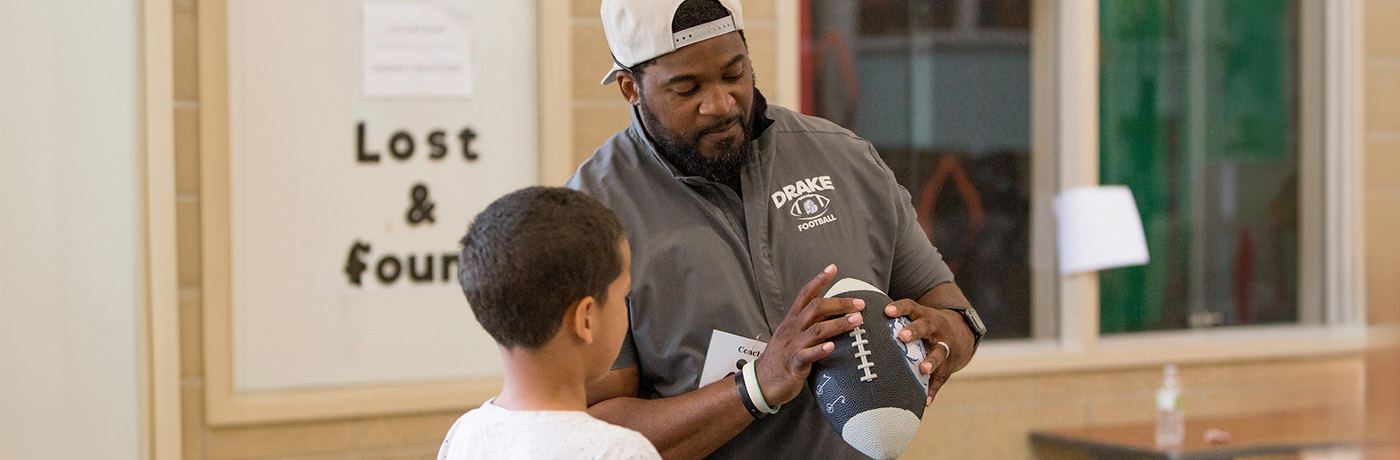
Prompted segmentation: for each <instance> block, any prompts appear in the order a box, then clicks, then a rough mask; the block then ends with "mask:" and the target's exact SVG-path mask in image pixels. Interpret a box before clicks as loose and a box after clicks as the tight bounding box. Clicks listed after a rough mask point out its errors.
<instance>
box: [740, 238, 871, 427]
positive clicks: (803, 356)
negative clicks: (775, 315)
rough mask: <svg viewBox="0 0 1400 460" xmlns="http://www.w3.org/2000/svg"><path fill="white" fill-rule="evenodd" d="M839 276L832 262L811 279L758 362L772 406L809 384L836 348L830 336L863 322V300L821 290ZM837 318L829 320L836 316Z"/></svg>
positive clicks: (766, 397) (761, 385) (765, 396)
mask: <svg viewBox="0 0 1400 460" xmlns="http://www.w3.org/2000/svg"><path fill="white" fill-rule="evenodd" d="M835 277H836V266H835V265H828V266H827V267H826V269H825V270H822V272H821V273H820V274H818V275H817V277H816V278H812V281H808V282H807V285H806V286H803V287H802V291H801V292H799V293H798V294H797V300H795V301H794V302H793V303H792V308H791V309H789V310H788V314H787V317H785V318H783V322H782V324H779V325H778V329H777V330H775V331H774V332H773V340H771V341H769V343H768V347H767V348H765V349H764V350H763V354H762V355H760V356H759V357H758V359H757V360H755V361H754V372H756V373H757V376H758V386H759V390H760V391H761V392H762V393H763V399H764V400H766V401H767V402H768V405H769V406H773V407H777V406H779V405H782V404H786V403H787V402H788V401H791V400H792V399H793V398H796V397H797V395H798V394H799V393H801V392H802V388H803V386H805V385H806V384H807V374H809V373H811V371H812V363H814V362H816V361H817V360H819V359H822V358H825V357H826V356H827V355H829V354H831V350H833V349H835V345H833V344H832V343H831V342H829V341H828V339H830V338H832V337H834V336H837V335H840V334H844V333H846V332H850V331H851V330H852V329H855V328H856V326H859V325H860V324H861V321H862V319H861V316H860V315H858V314H857V315H851V313H856V312H859V311H861V310H864V309H865V302H864V301H862V300H859V299H846V298H841V299H825V298H822V297H821V293H822V291H823V290H825V289H826V285H827V283H830V282H831V280H832V278H835ZM838 315H839V317H837V318H832V319H826V318H830V317H832V316H838Z"/></svg>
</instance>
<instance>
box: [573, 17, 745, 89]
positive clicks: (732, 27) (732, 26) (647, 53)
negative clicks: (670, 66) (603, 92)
mask: <svg viewBox="0 0 1400 460" xmlns="http://www.w3.org/2000/svg"><path fill="white" fill-rule="evenodd" d="M714 1H717V2H719V4H720V6H723V7H724V8H725V9H727V10H729V16H726V17H723V18H720V19H717V20H714V21H710V22H707V23H704V24H700V25H698V26H695V27H691V28H688V29H685V30H682V31H679V32H674V33H673V32H671V21H672V20H673V19H675V16H676V9H677V8H679V7H680V6H681V3H684V2H685V0H603V6H602V8H600V9H599V10H600V12H601V13H602V16H603V33H604V34H606V35H607V36H608V48H609V50H610V51H612V56H613V68H612V70H609V71H608V74H607V75H604V76H603V84H604V85H606V84H609V83H612V82H613V81H616V80H617V72H619V71H622V70H625V69H626V68H630V67H632V66H634V65H637V64H641V63H643V62H646V61H650V60H652V59H656V58H658V57H661V56H662V55H665V54H667V53H670V52H672V51H675V50H678V49H681V48H683V47H685V46H686V45H691V44H695V43H699V42H701V41H704V40H707V39H710V38H714V37H718V36H720V35H724V34H727V33H730V32H734V31H739V30H744V13H743V9H742V8H740V6H739V0H714Z"/></svg>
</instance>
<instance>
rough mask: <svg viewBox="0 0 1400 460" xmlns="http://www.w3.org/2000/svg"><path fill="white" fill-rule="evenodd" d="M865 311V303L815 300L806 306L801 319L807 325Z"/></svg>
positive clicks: (840, 299) (838, 299)
mask: <svg viewBox="0 0 1400 460" xmlns="http://www.w3.org/2000/svg"><path fill="white" fill-rule="evenodd" d="M861 310H865V301H864V300H860V299H851V298H846V297H838V298H834V299H816V300H813V301H812V303H811V304H809V305H808V307H807V311H806V312H805V315H806V316H804V317H803V319H805V320H806V323H807V324H814V323H816V322H818V321H821V320H824V319H827V318H830V317H833V316H840V315H847V314H851V313H855V312H858V311H861Z"/></svg>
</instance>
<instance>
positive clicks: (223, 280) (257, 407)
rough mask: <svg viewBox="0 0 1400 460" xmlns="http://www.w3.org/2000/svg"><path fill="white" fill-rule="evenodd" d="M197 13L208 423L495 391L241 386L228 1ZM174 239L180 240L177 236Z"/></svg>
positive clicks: (407, 407)
mask: <svg viewBox="0 0 1400 460" xmlns="http://www.w3.org/2000/svg"><path fill="white" fill-rule="evenodd" d="M197 20H198V28H199V52H198V55H199V63H198V65H199V101H200V117H199V130H200V144H199V152H200V153H199V155H200V161H199V163H200V171H199V175H200V192H199V193H200V204H201V206H200V225H201V229H202V234H201V243H200V248H201V251H202V258H203V266H202V269H203V270H202V271H203V275H202V276H203V278H202V279H201V283H202V292H203V297H202V302H201V308H202V309H203V312H204V323H203V325H202V327H203V328H204V334H203V335H204V382H205V385H204V404H205V417H206V420H205V421H206V423H207V424H208V425H211V426H229V425H246V424H258V423H273V422H290V421H306V420H325V419H336V418H357V417H370V416H377V415H387V414H404V413H415V412H430V411H449V410H465V409H468V408H472V407H475V406H477V405H479V404H480V403H482V402H484V401H485V400H486V399H488V398H490V397H492V396H494V395H496V394H497V393H498V392H499V391H500V388H501V383H502V380H501V378H500V377H487V378H479V379H464V380H456V381H438V382H423V383H413V384H399V385H377V386H356V387H335V388H318V389H312V390H297V391H275V392H256V393H239V392H235V391H234V386H233V316H232V277H231V275H232V264H231V263H232V254H231V241H232V240H231V227H230V224H231V217H232V216H231V214H230V211H231V207H230V198H231V189H230V178H229V140H230V138H229V135H230V133H229V121H230V120H229V74H228V69H229V67H228V0H202V1H201V3H200V5H199V11H198V19H197ZM565 33H567V32H565ZM566 62H567V61H566ZM564 152H566V153H567V149H565V150H564ZM565 177H567V176H565ZM561 182H562V181H561ZM171 201H172V202H173V199H172V200H171ZM170 240H171V241H173V240H174V238H173V236H172V237H171V238H170Z"/></svg>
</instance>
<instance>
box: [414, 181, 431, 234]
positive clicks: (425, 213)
mask: <svg viewBox="0 0 1400 460" xmlns="http://www.w3.org/2000/svg"><path fill="white" fill-rule="evenodd" d="M412 198H413V206H412V207H410V208H408V224H409V225H418V224H421V223H423V221H427V222H428V223H430V224H431V223H434V222H436V221H435V220H433V202H431V201H428V187H427V186H426V185H423V184H415V185H414V186H413V193H412Z"/></svg>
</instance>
